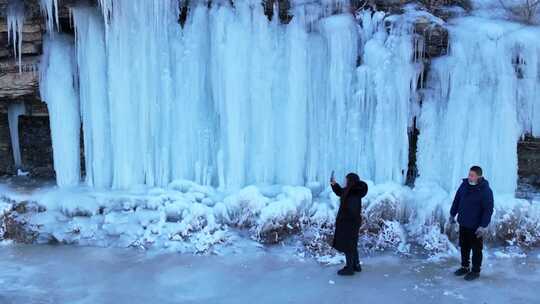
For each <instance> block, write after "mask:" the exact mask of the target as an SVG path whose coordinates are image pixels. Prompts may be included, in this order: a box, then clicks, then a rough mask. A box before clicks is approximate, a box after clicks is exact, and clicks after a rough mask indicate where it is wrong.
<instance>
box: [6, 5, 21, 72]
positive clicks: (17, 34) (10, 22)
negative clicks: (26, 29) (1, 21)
mask: <svg viewBox="0 0 540 304" xmlns="http://www.w3.org/2000/svg"><path fill="white" fill-rule="evenodd" d="M6 21H7V33H8V43H9V42H10V41H11V43H12V44H13V53H14V54H15V57H16V58H17V59H18V61H19V72H21V71H22V29H23V25H24V3H23V2H22V1H18V0H10V1H8V6H7V14H6Z"/></svg>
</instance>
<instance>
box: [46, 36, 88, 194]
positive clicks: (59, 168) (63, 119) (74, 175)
mask: <svg viewBox="0 0 540 304" xmlns="http://www.w3.org/2000/svg"><path fill="white" fill-rule="evenodd" d="M75 64H76V63H75V54H74V49H73V40H72V39H71V38H70V37H69V36H66V35H61V34H56V35H54V36H50V35H47V36H45V38H44V44H43V56H42V59H41V66H40V73H41V74H40V82H39V91H40V95H41V98H42V99H43V100H44V101H45V102H46V103H47V108H48V109H49V114H50V125H51V138H52V146H53V162H54V170H55V172H56V181H57V183H58V185H59V186H73V185H77V184H78V183H79V180H80V129H81V122H80V121H81V118H80V111H79V96H78V95H79V94H78V92H77V87H76V82H75V77H76V76H75V74H74V73H75V68H76V67H75Z"/></svg>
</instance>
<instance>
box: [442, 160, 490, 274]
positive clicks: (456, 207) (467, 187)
mask: <svg viewBox="0 0 540 304" xmlns="http://www.w3.org/2000/svg"><path fill="white" fill-rule="evenodd" d="M492 214H493V192H492V191H491V188H490V187H489V182H488V181H487V180H486V179H485V178H484V177H483V176H482V168H480V167H479V166H473V167H471V169H470V171H469V177H468V178H464V179H463V182H462V183H461V186H460V187H459V189H458V190H457V192H456V196H455V198H454V202H453V203H452V208H451V209H450V223H454V222H455V217H456V215H457V216H458V217H457V221H458V223H459V246H460V247H461V268H459V269H458V270H456V271H455V275H457V276H465V280H467V281H472V280H475V279H478V278H479V277H480V268H481V266H482V248H483V236H484V234H485V233H486V231H487V226H488V225H489V222H490V221H491V215H492ZM471 251H472V269H471V268H470V267H469V266H470V258H471Z"/></svg>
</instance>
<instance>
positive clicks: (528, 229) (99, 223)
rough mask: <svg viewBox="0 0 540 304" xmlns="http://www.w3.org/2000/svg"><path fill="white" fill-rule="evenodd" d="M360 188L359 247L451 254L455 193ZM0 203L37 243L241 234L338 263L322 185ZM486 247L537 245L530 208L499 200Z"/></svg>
mask: <svg viewBox="0 0 540 304" xmlns="http://www.w3.org/2000/svg"><path fill="white" fill-rule="evenodd" d="M368 184H369V187H370V191H369V193H368V195H367V196H366V198H365V199H364V202H363V209H364V211H363V216H364V225H363V226H362V228H361V244H362V249H363V250H365V251H366V252H377V251H390V252H397V253H399V254H402V255H408V256H411V255H415V254H423V255H427V256H429V257H431V258H441V257H447V256H455V255H456V253H457V249H456V243H457V242H456V238H457V227H456V226H455V225H454V226H451V225H449V224H448V223H447V219H448V212H449V208H450V204H451V201H452V196H453V193H448V192H446V191H445V190H444V189H442V188H441V187H438V186H436V185H434V184H429V183H427V184H422V183H419V184H418V185H417V186H416V187H415V188H414V189H411V188H409V187H406V186H402V185H399V184H395V183H386V184H378V185H374V184H373V183H372V182H369V181H368ZM0 204H1V210H0V222H8V219H9V222H10V223H11V225H12V224H13V222H17V223H20V225H19V226H20V227H23V229H24V230H26V232H24V233H22V235H23V237H24V238H25V239H26V240H27V241H28V240H31V241H32V242H35V243H51V242H52V243H63V244H75V245H80V246H97V247H123V248H126V247H135V248H143V249H147V250H158V251H162V252H179V253H197V254H207V253H214V252H218V251H219V250H221V248H223V247H226V246H228V245H230V244H231V243H234V238H235V235H236V232H237V231H240V232H241V233H243V234H245V238H248V239H252V240H255V241H257V242H259V243H261V244H268V243H270V244H278V243H283V242H285V243H287V242H290V241H291V240H299V241H300V242H301V243H302V244H303V246H304V250H303V251H304V252H305V253H307V254H308V255H310V256H315V257H317V258H318V260H319V261H320V262H323V263H324V262H327V261H329V260H333V259H335V257H336V253H335V251H333V250H332V249H331V248H330V246H329V245H328V242H329V241H330V240H331V236H332V233H333V225H334V220H335V215H336V212H337V206H338V204H339V201H338V198H337V197H336V196H335V195H334V194H333V193H331V191H330V190H329V189H328V187H326V186H323V185H315V184H313V185H310V186H309V187H292V186H281V185H266V186H264V185H259V186H254V185H252V186H247V187H245V188H243V189H241V190H238V191H220V190H217V189H215V188H212V187H208V186H201V185H198V184H195V183H193V182H189V181H181V180H178V181H174V182H172V183H171V184H169V185H168V186H167V187H165V188H149V187H141V188H139V189H133V190H130V191H110V190H104V191H99V190H96V189H94V188H87V187H75V188H58V187H54V186H53V187H51V186H45V187H43V188H41V187H38V186H36V185H32V184H31V186H30V187H25V186H18V187H16V186H10V187H6V186H2V184H0ZM0 229H3V227H1V228H0ZM19 235H21V234H20V233H19ZM487 243H488V244H489V245H491V246H498V247H508V248H513V250H514V249H515V250H517V251H516V252H517V253H520V252H522V251H525V250H527V249H528V248H531V247H533V248H534V247H538V246H540V204H539V203H538V201H534V200H532V201H531V200H524V199H517V198H514V197H511V196H501V195H497V196H496V197H495V213H494V215H493V220H492V223H491V224H490V226H489V235H488V236H487Z"/></svg>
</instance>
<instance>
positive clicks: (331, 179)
mask: <svg viewBox="0 0 540 304" xmlns="http://www.w3.org/2000/svg"><path fill="white" fill-rule="evenodd" d="M333 180H334V170H332V174H330V181H333Z"/></svg>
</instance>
